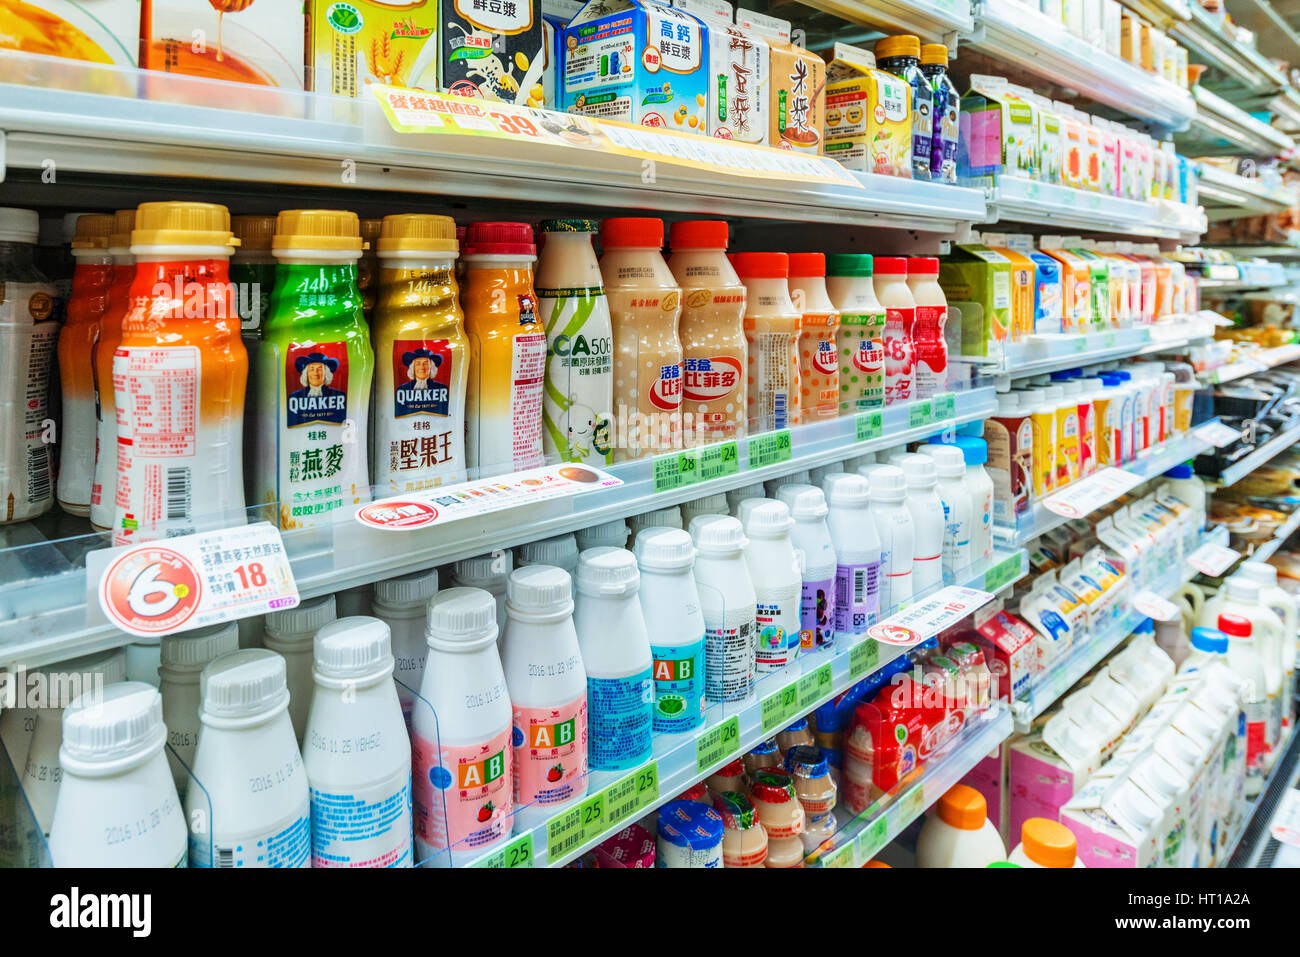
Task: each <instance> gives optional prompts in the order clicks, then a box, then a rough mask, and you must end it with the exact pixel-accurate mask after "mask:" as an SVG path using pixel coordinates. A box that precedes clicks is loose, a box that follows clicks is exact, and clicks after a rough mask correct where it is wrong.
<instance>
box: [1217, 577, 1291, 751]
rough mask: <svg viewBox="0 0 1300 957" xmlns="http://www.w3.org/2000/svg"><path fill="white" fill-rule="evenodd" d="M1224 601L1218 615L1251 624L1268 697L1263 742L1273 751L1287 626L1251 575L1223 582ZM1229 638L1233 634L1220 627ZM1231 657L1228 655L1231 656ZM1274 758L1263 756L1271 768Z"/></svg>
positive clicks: (1279, 729) (1279, 726) (1278, 733)
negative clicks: (1243, 620) (1232, 617)
mask: <svg viewBox="0 0 1300 957" xmlns="http://www.w3.org/2000/svg"><path fill="white" fill-rule="evenodd" d="M1223 593H1224V600H1223V604H1222V605H1220V606H1219V614H1220V615H1221V616H1222V615H1240V616H1241V617H1242V618H1245V619H1246V620H1247V621H1249V622H1250V624H1251V629H1252V634H1253V639H1254V645H1255V653H1256V654H1257V655H1258V656H1259V660H1260V664H1261V665H1262V666H1263V668H1264V688H1263V690H1264V691H1265V693H1266V695H1267V708H1268V717H1267V727H1266V729H1265V739H1266V741H1267V743H1268V744H1267V746H1268V750H1269V751H1272V750H1274V749H1275V748H1276V747H1277V743H1278V741H1279V740H1280V738H1281V733H1282V711H1283V705H1282V682H1283V675H1284V671H1283V663H1282V644H1283V642H1284V641H1285V640H1286V639H1287V637H1288V636H1290V635H1294V634H1295V632H1294V631H1291V632H1288V631H1287V630H1286V629H1287V626H1286V623H1285V622H1284V620H1283V619H1282V618H1280V617H1278V615H1277V613H1276V612H1275V611H1273V609H1272V607H1271V605H1272V603H1271V602H1270V601H1269V600H1268V598H1267V597H1266V593H1265V590H1264V589H1263V588H1261V587H1260V585H1259V583H1258V581H1257V579H1255V578H1254V577H1253V576H1250V575H1234V576H1233V577H1232V578H1229V579H1227V580H1226V581H1225V582H1224V583H1223ZM1219 627H1220V629H1221V630H1222V631H1225V632H1226V633H1227V634H1228V636H1229V639H1231V638H1232V637H1233V632H1231V631H1228V630H1227V629H1226V628H1223V626H1222V625H1220V626H1219ZM1230 654H1231V653H1230ZM1272 760H1273V756H1266V758H1265V763H1266V764H1267V765H1269V766H1271V764H1272Z"/></svg>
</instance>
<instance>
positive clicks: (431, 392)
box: [375, 339, 465, 492]
mask: <svg viewBox="0 0 1300 957" xmlns="http://www.w3.org/2000/svg"><path fill="white" fill-rule="evenodd" d="M458 351H459V352H461V354H463V350H456V349H454V348H453V347H452V343H451V342H450V341H448V340H447V339H395V340H393V348H392V355H391V363H392V371H393V382H394V383H395V385H394V388H393V398H392V416H391V418H381V419H380V420H379V421H378V422H377V423H376V436H375V456H376V459H377V461H376V462H375V468H376V471H377V473H378V474H377V475H376V478H377V479H378V482H377V483H376V484H378V485H381V486H386V487H387V489H388V491H391V492H412V491H415V490H416V489H422V488H432V487H434V486H437V485H441V484H448V483H451V482H457V481H461V480H462V479H463V478H464V476H465V410H464V406H463V405H461V404H460V403H457V402H455V401H453V398H452V387H453V384H454V383H455V382H456V381H458V380H459V379H461V378H462V376H463V370H462V369H458V368H457V352H458ZM376 406H377V408H380V409H382V408H383V406H382V405H380V404H379V403H378V402H377V403H376Z"/></svg>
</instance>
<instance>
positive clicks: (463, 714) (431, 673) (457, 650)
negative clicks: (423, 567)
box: [411, 588, 514, 866]
mask: <svg viewBox="0 0 1300 957" xmlns="http://www.w3.org/2000/svg"><path fill="white" fill-rule="evenodd" d="M496 638H497V625H496V601H495V599H493V597H492V596H491V595H490V594H488V593H487V592H486V591H483V590H482V589H480V588H448V589H446V590H444V591H441V592H439V593H438V594H437V595H436V596H435V597H434V598H433V599H432V600H431V601H430V602H429V630H428V639H429V659H428V662H427V663H426V666H425V669H424V684H423V685H421V686H420V698H419V699H418V700H417V701H416V703H415V707H414V710H413V711H412V715H411V802H412V811H413V814H414V817H415V862H416V863H417V864H423V863H426V862H427V863H430V864H433V865H437V866H448V865H451V866H458V865H461V864H465V863H468V862H469V861H471V860H473V859H474V858H475V857H478V856H479V855H480V854H482V853H483V852H484V851H487V850H491V849H492V848H493V847H495V846H496V845H498V844H500V843H501V842H502V841H504V840H505V839H506V838H508V837H509V836H510V826H511V824H510V822H511V819H512V817H513V815H514V799H513V795H512V788H513V783H512V782H513V780H514V753H513V751H512V749H511V728H512V726H513V715H512V714H511V707H510V696H509V694H507V692H506V676H505V673H504V672H503V671H502V669H501V659H500V657H499V656H498V655H497V645H496Z"/></svg>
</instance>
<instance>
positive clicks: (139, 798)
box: [50, 681, 186, 867]
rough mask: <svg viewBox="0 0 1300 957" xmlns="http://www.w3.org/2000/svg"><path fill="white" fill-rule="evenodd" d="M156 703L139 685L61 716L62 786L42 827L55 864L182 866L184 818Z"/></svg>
mask: <svg viewBox="0 0 1300 957" xmlns="http://www.w3.org/2000/svg"><path fill="white" fill-rule="evenodd" d="M166 738H167V728H166V726H165V725H164V724H163V717H162V699H161V698H160V697H159V695H158V692H157V691H156V690H155V689H153V688H151V687H150V686H149V685H147V684H144V683H142V682H139V681H123V682H119V683H118V684H115V685H110V686H108V687H107V688H105V689H104V690H103V693H102V695H101V694H100V693H98V692H96V691H90V692H87V693H84V694H82V695H80V696H79V697H77V698H76V699H74V700H73V701H72V703H71V704H70V705H69V706H68V707H67V708H66V709H65V710H64V712H63V745H62V747H60V748H59V765H60V766H61V767H62V768H63V784H62V786H61V787H60V789H59V800H58V803H57V805H55V808H54V824H53V826H52V827H51V829H50V859H51V860H52V861H53V863H54V866H55V867H184V866H185V862H186V851H185V843H186V838H185V816H184V814H182V813H181V803H180V801H179V800H178V799H177V797H176V785H175V784H173V783H172V778H171V774H170V773H169V772H168V770H167V760H166V759H165V758H164V757H163V743H164V742H165V741H166Z"/></svg>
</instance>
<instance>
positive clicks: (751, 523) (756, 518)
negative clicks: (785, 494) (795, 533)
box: [745, 501, 794, 538]
mask: <svg viewBox="0 0 1300 957" xmlns="http://www.w3.org/2000/svg"><path fill="white" fill-rule="evenodd" d="M792 525H794V520H793V519H792V518H791V517H790V509H788V508H786V505H785V503H784V502H771V501H769V502H764V503H762V504H761V505H759V506H757V507H755V508H753V509H752V510H750V513H749V515H748V516H747V517H746V519H745V534H746V535H748V536H750V537H751V538H781V537H783V536H785V535H788V534H789V533H790V527H791V526H792Z"/></svg>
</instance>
